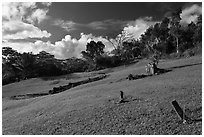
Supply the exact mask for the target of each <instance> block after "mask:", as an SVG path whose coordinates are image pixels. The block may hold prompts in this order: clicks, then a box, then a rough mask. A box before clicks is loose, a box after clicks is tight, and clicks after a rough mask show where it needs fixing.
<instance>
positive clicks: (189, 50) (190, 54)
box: [182, 49, 195, 58]
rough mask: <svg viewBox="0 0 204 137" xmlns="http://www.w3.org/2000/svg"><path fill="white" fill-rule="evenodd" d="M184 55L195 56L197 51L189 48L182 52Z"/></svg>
mask: <svg viewBox="0 0 204 137" xmlns="http://www.w3.org/2000/svg"><path fill="white" fill-rule="evenodd" d="M182 55H183V56H184V57H186V58H188V57H191V56H194V55H195V52H194V51H193V50H192V49H188V50H186V51H184V52H183V53H182Z"/></svg>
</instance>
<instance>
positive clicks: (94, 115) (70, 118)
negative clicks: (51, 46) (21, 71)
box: [2, 56, 202, 134]
mask: <svg viewBox="0 0 204 137" xmlns="http://www.w3.org/2000/svg"><path fill="white" fill-rule="evenodd" d="M147 62H148V61H147V60H143V61H141V62H138V63H136V64H133V65H129V66H121V67H117V68H112V69H106V70H103V71H100V72H91V73H77V74H73V75H72V77H71V76H70V77H69V78H67V79H66V78H65V76H62V77H58V78H49V79H48V78H47V79H37V78H36V79H30V80H25V81H22V82H19V83H13V84H9V85H6V86H3V90H2V92H3V101H2V109H3V110H2V120H3V121H2V126H3V127H2V132H3V134H202V121H201V119H202V95H201V94H202V57H201V56H196V57H191V58H187V59H178V60H167V61H162V62H160V63H159V66H158V67H160V68H163V69H169V70H170V71H169V72H167V73H164V74H161V75H155V76H150V77H145V78H143V79H138V80H131V81H129V80H127V79H126V77H127V76H128V75H129V74H130V73H131V74H134V75H135V74H141V73H145V72H144V65H145V64H146V63H147ZM100 73H106V74H109V75H110V76H109V77H107V78H105V79H103V80H100V81H96V82H92V83H88V84H84V85H81V86H77V87H75V88H72V89H70V90H67V91H64V92H61V93H59V94H54V95H47V96H42V97H37V98H30V99H22V100H12V99H9V97H10V96H13V95H18V94H26V93H39V92H47V90H49V89H51V88H52V87H53V86H56V85H64V84H66V83H68V82H69V81H74V80H75V81H77V80H80V79H83V78H86V77H90V76H93V75H98V74H100ZM66 77H67V76H66ZM120 90H122V91H124V93H125V98H126V101H127V102H125V103H121V104H118V103H117V102H118V100H119V91H120ZM175 99H176V100H177V101H178V102H179V104H180V105H181V107H182V108H184V107H185V111H186V114H187V115H188V116H189V117H191V118H192V119H194V120H197V121H195V122H191V123H188V124H187V123H186V124H183V123H182V121H181V120H180V119H179V118H178V116H177V114H176V113H175V111H174V109H173V108H172V105H171V101H173V100H175Z"/></svg>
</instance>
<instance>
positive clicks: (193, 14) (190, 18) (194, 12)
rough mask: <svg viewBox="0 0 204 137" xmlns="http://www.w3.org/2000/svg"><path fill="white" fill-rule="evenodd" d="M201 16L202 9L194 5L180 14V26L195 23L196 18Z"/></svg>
mask: <svg viewBox="0 0 204 137" xmlns="http://www.w3.org/2000/svg"><path fill="white" fill-rule="evenodd" d="M201 14H202V7H201V6H199V5H197V4H194V5H191V6H190V7H187V8H185V9H183V10H182V13H181V22H180V23H181V24H189V23H191V22H196V21H197V17H198V16H199V15H201Z"/></svg>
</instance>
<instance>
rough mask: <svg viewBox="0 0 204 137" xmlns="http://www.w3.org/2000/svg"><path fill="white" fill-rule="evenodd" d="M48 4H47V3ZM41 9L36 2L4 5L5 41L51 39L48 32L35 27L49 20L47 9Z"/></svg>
mask: <svg viewBox="0 0 204 137" xmlns="http://www.w3.org/2000/svg"><path fill="white" fill-rule="evenodd" d="M46 4H47V3H46ZM48 6H50V4H47V5H45V6H44V8H39V7H38V5H37V3H35V2H4V3H2V38H3V40H8V41H9V40H14V39H27V38H43V37H50V36H51V34H50V33H48V32H47V31H46V30H41V29H40V28H38V27H36V26H35V23H40V22H42V21H43V20H45V19H47V18H48V17H47V15H46V14H47V12H48V9H47V7H48Z"/></svg>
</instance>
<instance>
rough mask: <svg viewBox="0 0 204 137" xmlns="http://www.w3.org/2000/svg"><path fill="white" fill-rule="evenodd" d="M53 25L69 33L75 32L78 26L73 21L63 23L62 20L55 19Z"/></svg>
mask: <svg viewBox="0 0 204 137" xmlns="http://www.w3.org/2000/svg"><path fill="white" fill-rule="evenodd" d="M53 25H55V26H59V27H61V28H63V29H65V30H66V31H67V32H70V31H72V30H76V29H77V26H79V25H80V24H77V23H75V22H73V21H64V20H62V19H56V20H54V22H53Z"/></svg>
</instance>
